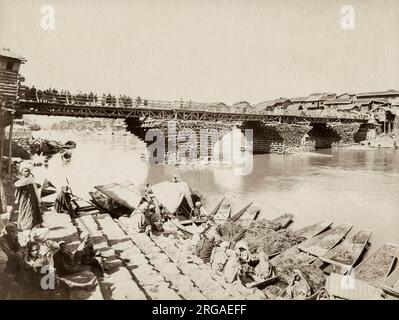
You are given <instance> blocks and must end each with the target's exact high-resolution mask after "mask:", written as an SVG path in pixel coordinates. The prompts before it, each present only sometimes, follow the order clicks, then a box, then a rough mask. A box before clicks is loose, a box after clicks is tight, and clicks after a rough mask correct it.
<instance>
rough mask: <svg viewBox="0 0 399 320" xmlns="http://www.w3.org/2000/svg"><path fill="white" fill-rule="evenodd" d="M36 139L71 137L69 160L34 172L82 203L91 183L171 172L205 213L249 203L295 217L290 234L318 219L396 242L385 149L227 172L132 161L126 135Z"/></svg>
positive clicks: (260, 160) (392, 175)
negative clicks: (221, 205) (224, 203)
mask: <svg viewBox="0 0 399 320" xmlns="http://www.w3.org/2000/svg"><path fill="white" fill-rule="evenodd" d="M36 135H37V136H41V137H44V138H51V139H55V140H59V141H63V142H65V141H67V140H74V141H76V142H77V148H76V149H74V150H73V156H72V161H71V162H70V163H64V162H63V161H62V160H61V157H60V155H59V154H56V155H54V156H53V157H52V158H51V159H50V160H49V165H48V167H35V169H34V174H35V176H36V178H37V179H38V181H39V182H41V181H43V179H44V178H48V179H49V180H50V181H52V182H53V183H54V184H55V185H56V186H61V185H64V184H65V183H66V178H68V180H69V182H70V184H71V187H72V190H73V192H74V193H75V194H78V195H80V196H82V197H83V198H86V199H89V196H88V191H91V190H93V186H95V185H99V184H106V183H110V182H117V181H126V180H130V181H132V182H134V183H135V184H137V185H138V186H140V187H143V185H144V184H145V183H146V182H147V181H149V182H150V183H157V182H160V181H163V180H170V179H171V178H172V176H173V174H176V175H178V176H179V177H180V178H181V179H182V180H183V181H185V182H187V183H188V184H189V185H190V186H191V187H192V188H193V189H196V190H199V191H200V192H201V193H202V194H203V195H204V197H205V201H204V205H205V207H206V208H208V209H211V208H212V207H213V206H214V205H215V204H216V203H217V201H218V200H219V199H221V197H222V196H223V195H226V197H227V198H228V199H229V200H230V202H231V204H232V207H233V212H234V211H237V210H239V209H240V208H241V207H242V206H244V205H245V204H247V203H248V202H249V201H252V200H253V201H255V203H256V204H257V205H258V206H259V207H260V208H261V216H262V217H267V218H274V217H276V216H278V215H280V214H282V213H285V212H288V213H293V214H295V221H294V223H293V224H292V225H291V226H292V228H293V229H297V228H301V227H303V226H306V225H309V224H313V223H316V222H319V221H322V220H331V221H333V222H336V223H345V222H348V223H351V224H353V225H354V229H353V230H352V231H356V230H358V229H359V228H366V229H371V230H373V235H372V238H371V243H372V246H373V247H376V246H378V245H380V244H381V243H383V242H386V241H387V242H394V243H397V244H399V232H398V230H399V192H398V191H399V152H398V151H394V150H391V149H368V150H349V149H341V150H323V151H318V152H314V153H304V154H296V155H277V154H268V155H256V156H254V159H253V170H252V173H251V174H249V175H244V176H240V175H235V174H234V168H233V167H232V166H222V165H218V166H208V167H201V168H198V167H197V168H195V167H194V168H193V167H181V166H180V167H176V166H172V165H150V164H148V163H146V162H145V161H144V160H142V159H141V158H140V155H141V154H142V153H144V152H145V146H144V144H143V143H142V142H141V141H139V140H138V139H137V138H136V137H135V136H133V135H130V134H129V135H127V136H122V135H121V136H115V135H110V134H103V135H97V134H83V133H72V132H66V131H39V132H37V133H36Z"/></svg>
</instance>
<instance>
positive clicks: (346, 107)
mask: <svg viewBox="0 0 399 320" xmlns="http://www.w3.org/2000/svg"><path fill="white" fill-rule="evenodd" d="M337 109H338V110H342V111H349V110H353V109H359V106H357V105H355V104H349V105H341V106H339V107H338V108H337Z"/></svg>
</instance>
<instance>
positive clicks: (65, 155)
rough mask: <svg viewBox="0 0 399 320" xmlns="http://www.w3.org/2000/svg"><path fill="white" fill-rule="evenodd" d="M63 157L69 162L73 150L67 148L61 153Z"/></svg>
mask: <svg viewBox="0 0 399 320" xmlns="http://www.w3.org/2000/svg"><path fill="white" fill-rule="evenodd" d="M61 159H62V160H63V161H65V162H69V161H71V160H72V152H71V151H70V150H66V151H65V152H64V153H61Z"/></svg>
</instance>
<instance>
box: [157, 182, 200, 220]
mask: <svg viewBox="0 0 399 320" xmlns="http://www.w3.org/2000/svg"><path fill="white" fill-rule="evenodd" d="M151 189H152V192H153V193H154V195H155V197H156V198H157V200H158V202H159V203H162V204H163V205H164V206H165V207H166V209H168V211H169V212H171V213H175V212H176V210H177V209H178V208H179V206H180V204H181V203H182V201H183V199H186V201H187V203H188V205H189V206H190V208H191V209H192V208H193V207H194V205H193V201H192V200H191V191H190V188H189V186H188V185H187V183H184V182H170V181H164V182H160V183H157V184H154V185H153V186H151Z"/></svg>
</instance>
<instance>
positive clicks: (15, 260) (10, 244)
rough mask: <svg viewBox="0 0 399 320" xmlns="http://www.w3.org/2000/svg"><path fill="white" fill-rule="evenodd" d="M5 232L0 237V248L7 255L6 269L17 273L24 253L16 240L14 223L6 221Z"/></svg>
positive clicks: (16, 232)
mask: <svg viewBox="0 0 399 320" xmlns="http://www.w3.org/2000/svg"><path fill="white" fill-rule="evenodd" d="M4 229H5V232H6V233H5V234H4V235H2V236H1V237H0V249H1V250H2V251H3V252H4V253H5V254H6V255H7V259H8V261H7V271H8V272H12V273H16V274H17V273H18V272H19V271H21V267H22V264H23V260H24V257H25V253H24V252H23V251H22V250H21V245H20V244H19V242H18V230H17V226H16V225H15V224H14V223H7V225H6V226H5V228H4Z"/></svg>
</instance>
